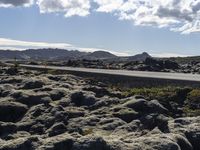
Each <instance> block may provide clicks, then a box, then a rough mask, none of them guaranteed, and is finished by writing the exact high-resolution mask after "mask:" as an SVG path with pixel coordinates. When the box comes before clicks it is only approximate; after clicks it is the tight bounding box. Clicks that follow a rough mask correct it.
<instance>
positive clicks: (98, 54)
mask: <svg viewBox="0 0 200 150" xmlns="http://www.w3.org/2000/svg"><path fill="white" fill-rule="evenodd" d="M116 57H117V56H116V55H114V54H112V53H110V52H107V51H95V52H92V53H89V54H88V55H85V56H84V57H83V59H89V60H91V59H110V58H116Z"/></svg>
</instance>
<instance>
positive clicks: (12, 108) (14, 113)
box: [0, 101, 28, 122]
mask: <svg viewBox="0 0 200 150" xmlns="http://www.w3.org/2000/svg"><path fill="white" fill-rule="evenodd" d="M27 110H28V108H27V106H26V105H24V104H21V103H18V102H9V101H1V102H0V121H4V122H17V121H19V120H21V119H22V117H23V116H24V115H25V113H26V112H27Z"/></svg>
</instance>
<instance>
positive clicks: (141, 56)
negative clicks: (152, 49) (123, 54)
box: [129, 52, 151, 61]
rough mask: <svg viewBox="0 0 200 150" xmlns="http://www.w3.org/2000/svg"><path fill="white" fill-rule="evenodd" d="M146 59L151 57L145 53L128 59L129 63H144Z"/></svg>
mask: <svg viewBox="0 0 200 150" xmlns="http://www.w3.org/2000/svg"><path fill="white" fill-rule="evenodd" d="M147 58H151V55H149V54H148V53H147V52H143V53H141V54H137V55H135V56H131V57H129V61H145V60H146V59H147Z"/></svg>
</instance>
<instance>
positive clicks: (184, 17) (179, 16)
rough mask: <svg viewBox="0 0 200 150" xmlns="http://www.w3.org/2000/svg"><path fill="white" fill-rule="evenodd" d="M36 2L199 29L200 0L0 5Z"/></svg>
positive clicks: (1, 0) (7, 0)
mask: <svg viewBox="0 0 200 150" xmlns="http://www.w3.org/2000/svg"><path fill="white" fill-rule="evenodd" d="M33 3H35V4H37V5H38V7H39V9H40V12H41V13H63V14H64V16H65V17H71V16H82V17H83V16H87V15H89V14H90V13H92V12H94V11H96V12H99V13H111V14H114V15H115V16H118V18H119V19H120V20H129V21H131V22H133V24H134V25H137V26H154V27H158V28H163V27H167V28H169V29H170V30H171V31H175V32H181V33H183V34H189V33H192V32H200V0H0V7H14V6H26V7H27V6H30V5H32V4H33ZM93 4H94V5H93ZM91 7H92V8H91Z"/></svg>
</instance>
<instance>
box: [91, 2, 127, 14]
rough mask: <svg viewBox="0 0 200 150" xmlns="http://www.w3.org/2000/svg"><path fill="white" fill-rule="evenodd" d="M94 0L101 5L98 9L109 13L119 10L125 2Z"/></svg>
mask: <svg viewBox="0 0 200 150" xmlns="http://www.w3.org/2000/svg"><path fill="white" fill-rule="evenodd" d="M93 1H94V2H95V3H97V4H98V6H99V7H98V8H97V10H96V11H98V12H107V13H110V12H113V11H116V10H118V9H119V8H120V7H121V6H122V4H123V0H93Z"/></svg>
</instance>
